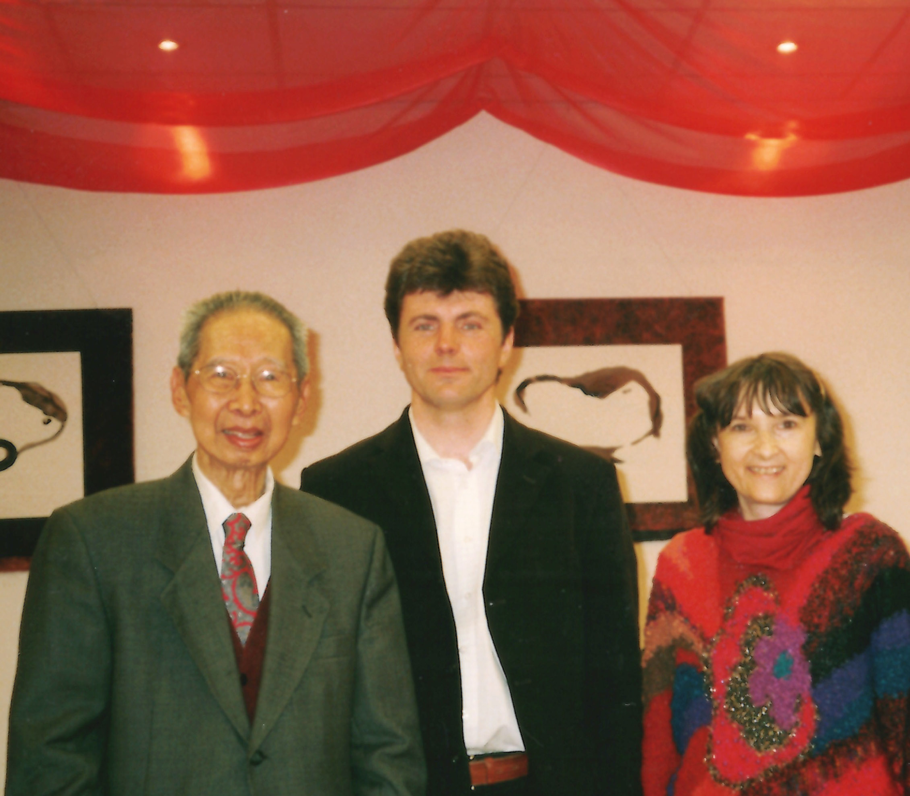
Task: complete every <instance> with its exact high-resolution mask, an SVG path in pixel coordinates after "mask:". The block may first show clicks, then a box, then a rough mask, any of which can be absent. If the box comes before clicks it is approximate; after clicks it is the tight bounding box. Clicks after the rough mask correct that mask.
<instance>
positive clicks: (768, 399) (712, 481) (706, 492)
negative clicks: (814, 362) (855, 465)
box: [686, 352, 853, 530]
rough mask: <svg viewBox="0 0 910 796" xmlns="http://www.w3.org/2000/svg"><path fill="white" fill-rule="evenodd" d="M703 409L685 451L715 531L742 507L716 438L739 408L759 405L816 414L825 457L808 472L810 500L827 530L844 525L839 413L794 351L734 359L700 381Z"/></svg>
mask: <svg viewBox="0 0 910 796" xmlns="http://www.w3.org/2000/svg"><path fill="white" fill-rule="evenodd" d="M695 401H696V403H697V404H698V411H697V413H696V414H695V417H693V418H692V422H691V423H690V424H689V432H688V437H687V441H686V454H687V458H688V460H689V467H690V469H691V470H692V477H693V479H694V480H695V490H696V493H697V494H698V504H699V509H700V512H701V521H702V522H703V523H704V525H705V528H707V529H708V530H710V529H711V528H712V527H713V526H714V525H715V524H716V523H717V520H718V519H719V518H720V517H721V515H722V514H724V513H725V512H727V511H729V510H730V509H732V508H734V507H735V506H737V505H738V502H739V501H738V498H737V495H736V490H735V489H734V488H733V487H732V485H731V484H730V482H729V481H727V479H726V477H725V476H724V474H723V471H722V470H721V466H720V462H719V461H718V457H717V449H716V447H715V439H716V437H717V433H718V432H719V431H720V430H721V429H724V428H726V427H727V426H729V425H730V422H731V421H732V419H733V415H734V414H735V413H736V410H737V409H738V408H739V407H741V406H744V407H747V408H751V407H753V406H756V405H757V406H759V407H761V409H762V410H763V411H765V412H770V411H771V410H773V409H777V410H779V411H781V412H786V413H789V414H794V415H801V416H803V417H808V416H809V415H810V414H813V413H814V414H815V418H816V436H817V438H818V444H819V446H820V447H821V451H822V454H821V456H816V457H815V461H814V462H813V465H812V470H811V472H810V473H809V478H808V481H807V483H808V484H810V486H811V489H810V493H809V494H810V498H811V500H812V505H813V506H814V507H815V511H816V513H817V514H818V517H819V519H820V520H821V522H822V524H823V525H824V526H825V527H826V528H827V529H828V530H835V529H837V528H838V527H839V526H840V523H841V519H842V518H843V516H844V506H845V505H846V503H847V501H848V500H849V499H850V495H851V494H852V491H853V488H852V486H851V485H850V472H851V469H852V468H851V466H850V460H849V457H848V455H847V451H846V448H845V447H844V428H843V423H842V422H841V417H840V413H839V412H838V411H837V407H836V406H835V405H834V403H833V402H832V400H831V396H830V394H829V392H828V389H827V388H826V387H825V384H824V382H822V380H821V379H820V378H819V377H818V376H817V375H816V374H815V373H814V372H813V371H812V370H811V369H810V368H808V367H807V366H806V365H804V364H803V363H802V362H800V360H798V359H797V358H796V357H794V356H792V355H790V354H783V353H777V352H772V353H767V354H759V355H758V356H756V357H748V358H746V359H741V360H739V361H738V362H734V363H733V364H732V365H730V366H729V367H727V368H724V370H721V371H718V372H717V373H713V374H712V375H710V376H706V377H705V378H703V379H701V380H700V381H698V382H697V383H696V385H695Z"/></svg>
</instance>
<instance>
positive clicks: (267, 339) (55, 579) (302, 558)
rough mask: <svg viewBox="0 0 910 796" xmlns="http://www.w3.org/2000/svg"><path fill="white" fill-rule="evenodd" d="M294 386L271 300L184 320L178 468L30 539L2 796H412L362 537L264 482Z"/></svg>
mask: <svg viewBox="0 0 910 796" xmlns="http://www.w3.org/2000/svg"><path fill="white" fill-rule="evenodd" d="M306 372H307V363H306V351H305V346H304V338H303V332H302V328H301V325H300V322H299V321H298V320H297V319H296V318H295V317H294V316H293V315H292V314H291V313H290V312H288V311H287V310H286V309H285V308H284V307H283V306H281V305H280V304H279V303H278V302H276V301H274V300H273V299H270V298H268V297H267V296H263V295H262V294H258V293H242V292H234V293H224V294H219V295H216V296H213V297H212V298H210V299H208V300H206V301H202V302H200V303H199V304H197V305H196V306H194V307H193V308H192V309H191V310H190V311H189V313H188V316H187V323H186V327H185V329H184V332H183V336H182V339H181V348H180V355H179V358H178V366H177V367H176V368H175V369H174V372H173V375H172V376H171V392H172V399H173V403H174V407H175V408H176V410H177V412H178V413H179V414H180V415H182V416H184V417H186V418H187V419H188V420H189V422H190V425H191V427H192V430H193V434H194V435H195V438H196V443H197V447H196V452H195V454H194V455H193V456H192V457H191V458H190V460H189V461H187V462H186V463H185V464H184V465H183V466H182V467H181V468H180V469H179V470H178V471H177V472H176V473H174V474H173V475H172V476H170V477H169V478H166V479H163V480H161V481H154V482H151V483H147V484H140V485H134V486H129V487H124V488H121V489H116V490H111V491H109V492H104V493H101V494H98V495H94V496H92V497H89V498H86V499H84V500H81V501H78V502H77V503H74V504H72V505H70V506H67V507H65V508H63V509H59V510H58V511H56V512H54V514H53V516H52V517H51V518H50V520H49V521H48V524H47V526H46V528H45V529H44V532H43V533H42V536H41V539H40V542H39V544H38V549H37V550H36V552H35V557H34V559H33V562H32V571H31V576H30V578H29V584H28V591H27V594H26V600H25V610H24V613H23V617H22V632H21V639H20V657H19V668H18V672H17V675H16V683H15V687H14V692H13V702H12V710H11V714H10V732H9V758H8V772H7V777H8V778H7V786H6V794H7V796H42V794H63V793H68V794H74V795H75V794H80V796H87V795H88V794H99V795H100V794H105V796H140V794H148V795H149V796H151V795H152V794H160V796H179V795H185V796H205V795H206V794H212V796H216V795H217V796H235V795H236V796H249V795H250V794H265V795H266V796H284V795H285V794H286V795H287V796H291V795H292V794H293V796H300V795H301V794H312V796H331V795H332V794H338V796H350V794H367V793H369V794H388V795H389V796H392V795H393V794H396V795H399V794H420V793H423V789H424V766H423V758H422V753H421V748H420V733H419V729H418V727H417V720H416V711H415V707H414V700H413V687H412V684H411V675H410V668H409V666H408V655H407V649H406V646H405V640H404V634H403V629H402V623H401V615H400V608H399V602H398V592H397V589H396V586H395V581H394V576H393V572H392V567H391V564H390V562H389V558H388V555H387V553H386V550H385V546H384V542H383V538H382V534H381V532H380V531H379V529H378V528H377V527H375V526H374V525H371V524H369V523H368V522H366V521H364V520H362V519H360V518H357V517H355V516H354V515H352V514H350V513H348V512H347V511H344V510H343V509H340V508H338V507H337V506H333V505H330V504H328V503H325V502H324V501H322V500H319V499H317V498H314V497H311V496H308V495H303V494H301V493H299V492H297V491H295V490H291V489H288V488H286V487H284V486H281V485H279V484H276V483H275V480H274V478H273V476H272V473H271V471H270V469H269V462H270V461H272V459H273V458H274V457H275V456H276V454H277V453H278V452H279V451H280V450H281V448H282V446H283V445H284V444H285V441H286V440H287V438H288V434H289V432H290V431H291V428H292V427H293V426H295V425H297V424H298V423H299V422H300V420H301V418H302V416H303V412H304V408H305V406H306V400H307V393H308V385H307V381H306Z"/></svg>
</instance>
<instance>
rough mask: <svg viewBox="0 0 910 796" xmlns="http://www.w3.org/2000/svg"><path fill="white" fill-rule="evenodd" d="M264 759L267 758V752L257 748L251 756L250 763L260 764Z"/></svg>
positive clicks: (253, 764)
mask: <svg viewBox="0 0 910 796" xmlns="http://www.w3.org/2000/svg"><path fill="white" fill-rule="evenodd" d="M263 760H265V753H264V752H263V751H262V750H261V749H257V750H256V751H255V752H253V756H252V757H251V758H250V765H251V766H258V765H259V764H260V763H261V762H262V761H263Z"/></svg>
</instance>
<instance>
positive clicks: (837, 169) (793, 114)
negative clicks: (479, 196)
mask: <svg viewBox="0 0 910 796" xmlns="http://www.w3.org/2000/svg"><path fill="white" fill-rule="evenodd" d="M163 39H171V40H173V41H175V42H177V44H178V45H179V47H178V48H177V49H176V50H174V51H173V52H165V51H162V50H160V49H159V48H158V43H159V42H160V41H161V40H163ZM783 40H792V41H794V42H795V43H796V44H797V46H798V49H797V50H796V52H794V53H791V54H781V53H779V52H778V51H777V49H776V48H777V45H778V44H779V43H780V42H781V41H783ZM480 111H486V112H487V113H490V114H492V115H493V116H495V117H497V118H499V119H501V120H502V121H504V122H506V123H508V124H511V125H514V126H516V127H518V128H520V129H522V130H525V131H527V132H528V133H530V134H531V135H533V136H535V137H537V138H539V139H541V140H543V141H547V142H549V143H551V144H553V145H554V146H557V147H559V148H560V149H562V150H564V151H566V152H569V153H571V154H573V155H576V156H577V157H579V158H582V159H584V160H586V161H588V162H590V163H593V164H596V165H598V166H601V167H603V168H606V169H609V170H611V171H613V172H616V173H619V174H624V175H627V176H630V177H635V178H638V179H644V180H649V181H652V182H656V183H661V184H664V185H672V186H678V187H682V188H689V189H694V190H700V191H711V192H716V193H728V194H739V195H752V196H796V195H807V194H821V193H829V192H836V191H847V190H856V189H860V188H865V187H870V186H874V185H880V184H884V183H888V182H893V181H896V180H902V179H906V178H908V177H910V0H896V2H888V0H824V2H821V1H820V0H790V1H789V2H786V3H784V2H782V0H724V2H720V0H461V1H459V0H345V2H343V3H342V2H339V0H299V1H298V2H294V1H293V0H291V1H290V2H289V1H288V0H168V1H167V2H164V1H163V0H144V1H143V0H130V2H122V1H121V2H116V3H115V2H110V1H109V0H60V1H59V2H54V1H52V0H42V1H41V2H19V1H18V0H12V2H10V1H9V0H5V1H4V2H3V3H0V177H7V178H11V179H16V180H24V181H31V182H39V183H47V184H52V185H61V186H69V187H74V188H82V189H89V190H105V191H144V192H162V193H204V192H222V191H238V190H249V189H255V188H267V187H273V186H279V185H288V184H292V183H298V182H304V181H307V180H315V179H320V178H323V177H328V176H331V175H335V174H341V173H344V172H347V171H352V170H354V169H359V168H363V167H365V166H369V165H373V164H376V163H379V162H381V161H384V160H387V159H389V158H392V157H396V156H398V155H401V154H404V153H406V152H409V151H411V150H413V149H414V148H416V147H418V146H420V145H422V144H424V143H426V142H428V141H430V140H432V139H433V138H435V137H437V136H439V135H442V134H443V133H445V132H447V131H448V130H451V129H452V128H453V127H456V126H457V125H459V124H462V123H463V122H465V121H467V120H468V119H470V118H471V117H472V116H474V115H475V114H477V113H478V112H480Z"/></svg>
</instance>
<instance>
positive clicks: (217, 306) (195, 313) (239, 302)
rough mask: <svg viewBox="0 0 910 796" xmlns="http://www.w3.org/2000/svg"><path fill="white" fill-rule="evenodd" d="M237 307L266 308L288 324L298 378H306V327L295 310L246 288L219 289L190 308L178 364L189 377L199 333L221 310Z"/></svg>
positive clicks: (307, 368) (307, 366)
mask: <svg viewBox="0 0 910 796" xmlns="http://www.w3.org/2000/svg"><path fill="white" fill-rule="evenodd" d="M234 310H255V311H257V312H262V313H265V314H266V315H271V316H272V317H273V318H274V319H275V320H276V321H280V322H281V323H283V324H284V325H285V327H286V328H287V330H288V332H290V335H291V345H292V347H293V352H294V367H295V368H296V369H297V379H298V381H302V380H303V379H304V377H305V376H306V374H307V372H308V370H309V362H308V360H307V345H306V327H305V326H304V325H303V323H302V322H301V320H300V319H299V318H298V317H297V316H296V315H294V313H293V312H291V311H290V310H289V309H288V308H287V307H285V306H284V305H283V304H281V303H280V302H278V301H276V300H275V299H273V298H272V297H271V296H267V295H265V293H256V292H250V291H246V290H231V291H228V292H226V293H216V294H215V295H214V296H210V297H209V298H206V299H202V300H201V301H197V302H196V303H195V304H193V306H192V307H190V308H189V309H188V310H187V311H186V313H185V314H184V317H183V331H182V332H181V333H180V351H179V352H178V354H177V367H178V368H180V370H182V371H183V375H184V377H186V378H189V375H190V371H191V370H192V368H193V363H194V362H195V361H196V357H198V356H199V337H200V334H201V333H202V327H203V326H204V325H205V322H206V321H207V320H209V318H212V317H214V316H215V315H218V314H219V313H222V312H232V311H234Z"/></svg>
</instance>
